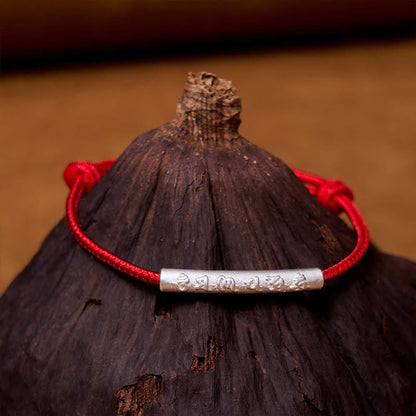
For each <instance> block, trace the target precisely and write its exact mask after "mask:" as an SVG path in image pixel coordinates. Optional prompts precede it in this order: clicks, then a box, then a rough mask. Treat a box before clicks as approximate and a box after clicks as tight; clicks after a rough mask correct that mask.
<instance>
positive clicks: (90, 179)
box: [64, 162, 101, 192]
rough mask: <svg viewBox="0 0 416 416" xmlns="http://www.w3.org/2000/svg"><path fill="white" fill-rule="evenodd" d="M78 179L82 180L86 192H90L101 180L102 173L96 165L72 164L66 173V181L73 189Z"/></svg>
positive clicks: (85, 163) (86, 163)
mask: <svg viewBox="0 0 416 416" xmlns="http://www.w3.org/2000/svg"><path fill="white" fill-rule="evenodd" d="M78 178H81V179H82V183H83V185H84V192H89V191H91V189H92V188H93V187H94V186H95V185H96V184H97V182H98V181H99V180H100V179H101V173H100V171H99V170H98V168H97V166H96V165H95V164H94V163H90V162H72V163H70V164H69V165H68V166H67V167H66V169H65V171H64V181H65V183H66V184H67V185H68V186H69V188H70V189H71V188H72V187H73V186H74V184H75V181H76V180H77V179H78Z"/></svg>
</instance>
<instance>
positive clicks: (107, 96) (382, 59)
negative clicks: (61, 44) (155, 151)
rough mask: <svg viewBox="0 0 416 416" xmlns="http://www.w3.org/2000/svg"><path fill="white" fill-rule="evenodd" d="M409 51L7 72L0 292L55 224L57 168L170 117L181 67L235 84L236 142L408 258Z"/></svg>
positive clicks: (59, 197) (414, 171) (415, 119)
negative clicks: (312, 182)
mask: <svg viewBox="0 0 416 416" xmlns="http://www.w3.org/2000/svg"><path fill="white" fill-rule="evenodd" d="M415 68H416V41H415V40H401V41H396V42H388V43H376V44H351V45H341V46H338V47H331V48H315V49H313V48H309V49H296V50H273V51H267V52H265V51H263V52H257V53H255V52H252V53H247V54H230V55H228V56H227V55H225V54H223V55H221V56H209V57H188V58H178V59H169V60H163V59H159V60H154V61H150V60H147V61H134V62H128V63H126V62H124V63H119V64H111V65H110V64H109V65H100V66H90V67H82V68H72V69H71V68H70V69H59V70H55V71H44V72H32V73H15V74H8V75H6V76H3V79H2V81H1V85H0V96H1V102H0V106H1V108H0V126H1V127H0V128H1V135H0V140H1V145H2V149H3V151H2V152H1V159H0V169H1V171H0V173H1V178H2V180H1V195H2V203H1V208H0V209H1V212H0V218H1V232H0V253H1V258H0V267H1V269H0V293H1V292H2V291H3V290H4V289H5V288H6V287H7V285H8V284H9V283H10V281H11V280H12V279H13V277H15V275H16V274H17V273H18V272H19V271H20V270H21V269H22V268H23V267H24V266H25V265H26V264H27V262H28V261H29V260H30V258H31V257H32V256H33V255H34V253H35V252H36V250H37V249H38V247H39V245H40V243H41V242H42V240H43V238H44V237H45V236H46V234H47V233H48V232H49V231H50V230H51V228H52V227H53V226H54V225H55V224H56V223H57V222H58V221H59V219H60V218H61V217H62V216H63V215H64V205H65V198H66V195H67V189H66V187H65V185H64V183H63V181H62V171H63V169H64V167H65V165H66V164H67V163H68V162H70V161H72V160H77V159H87V160H92V161H96V160H100V159H104V158H111V157H117V156H118V155H119V154H120V153H121V152H122V151H123V149H124V148H125V147H126V146H127V145H128V144H129V142H130V141H131V140H132V139H133V138H134V137H136V136H137V135H139V134H141V133H143V132H145V131H146V130H149V129H151V128H153V127H156V126H158V125H160V124H162V123H164V122H165V121H168V120H170V119H171V118H172V117H173V115H174V112H175V107H176V101H177V98H178V97H179V96H180V94H181V92H182V88H183V85H184V80H185V75H186V73H187V72H188V71H200V70H206V71H210V72H214V73H216V74H217V75H219V76H221V77H224V78H228V79H231V80H233V81H234V84H235V85H236V87H237V88H238V91H239V93H240V96H241V97H242V103H243V113H242V120H243V122H242V125H241V129H240V130H241V133H242V134H243V136H245V137H246V138H248V139H249V140H251V141H252V142H254V143H256V144H258V145H259V146H262V147H264V148H266V149H267V150H268V151H270V152H271V153H273V154H275V155H277V156H279V157H280V158H282V159H283V160H284V161H285V162H286V163H287V164H289V165H290V166H292V167H298V168H301V169H304V170H309V171H312V172H315V173H319V174H321V175H323V176H327V177H335V178H340V179H342V180H343V181H345V182H346V183H347V184H348V185H350V186H351V187H352V188H353V190H354V192H355V195H356V202H357V205H358V206H359V208H360V209H361V211H362V213H363V215H364V217H365V219H366V221H367V223H368V226H369V229H370V233H371V236H372V240H373V242H374V243H375V244H377V245H378V246H379V247H380V248H381V249H383V250H385V251H388V252H391V253H393V254H399V255H402V256H406V257H410V258H412V259H416V235H415V230H416V215H415V212H416V193H415V191H414V189H415V185H414V180H415V179H416V163H415V162H416V141H415V139H416V115H415V110H416V77H415Z"/></svg>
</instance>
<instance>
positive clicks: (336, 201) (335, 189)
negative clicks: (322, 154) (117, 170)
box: [64, 159, 370, 285]
mask: <svg viewBox="0 0 416 416" xmlns="http://www.w3.org/2000/svg"><path fill="white" fill-rule="evenodd" d="M114 162H115V160H114V159H110V160H104V161H102V162H98V163H90V162H73V163H70V164H69V165H68V166H67V168H66V169H65V171H64V180H65V182H66V183H67V185H68V186H69V188H70V193H69V196H68V199H67V203H66V218H67V222H68V227H69V230H70V231H71V233H72V235H73V236H74V238H75V239H76V240H77V241H78V243H79V244H80V245H81V246H82V247H84V248H85V249H86V250H88V251H89V252H90V253H91V254H93V255H94V256H95V257H97V258H98V259H100V260H101V261H103V262H105V263H107V264H109V265H110V266H112V267H114V268H115V269H117V270H119V271H121V272H123V273H126V274H128V275H130V276H132V277H135V278H137V279H139V280H142V281H144V282H147V283H151V284H155V285H158V284H159V283H160V274H159V273H156V272H152V271H150V270H146V269H142V268H141V267H138V266H136V265H134V264H131V263H129V262H127V261H125V260H123V259H120V258H119V257H117V256H115V255H114V254H112V253H110V252H109V251H107V250H106V249H104V248H102V247H100V246H99V245H98V244H96V243H95V242H94V241H92V240H91V239H90V238H89V237H88V236H87V235H86V234H85V232H84V230H83V229H82V227H81V224H80V221H79V217H78V206H79V201H80V199H81V198H82V197H83V196H84V195H85V194H86V193H87V192H89V191H90V190H91V189H92V188H93V187H94V186H95V185H96V184H97V183H98V182H99V180H100V179H101V177H102V176H103V175H104V174H105V173H106V172H107V171H108V170H109V169H110V168H111V166H112V165H113V164H114ZM293 172H294V173H295V175H296V176H297V177H298V178H299V179H300V180H301V181H302V182H303V183H304V184H305V185H306V186H307V188H308V189H309V191H310V193H311V194H312V195H314V196H315V197H316V199H317V200H318V201H319V202H320V203H321V204H322V205H323V206H324V207H325V208H327V209H328V210H329V211H331V212H333V213H334V214H338V213H340V212H342V211H344V212H345V213H346V214H347V215H348V217H349V218H350V220H351V222H352V224H353V226H354V228H355V230H356V232H357V244H356V246H355V247H354V250H353V251H352V252H351V253H350V254H349V255H348V256H347V257H345V258H344V259H342V260H341V261H339V262H338V263H337V264H335V265H333V266H331V267H328V268H327V269H325V270H323V271H322V274H323V278H324V280H325V281H327V280H329V279H331V278H333V277H335V276H338V275H340V274H342V273H344V272H346V271H347V270H348V269H350V268H351V267H352V266H354V265H355V264H356V263H357V262H358V261H360V260H361V258H362V257H363V256H364V254H365V252H366V251H367V248H368V246H369V243H370V237H369V234H368V229H367V226H366V224H365V222H364V220H363V218H362V216H361V214H360V212H359V211H358V208H357V207H356V206H355V205H354V203H353V202H352V200H353V193H352V191H351V189H350V188H348V187H347V186H345V185H344V184H343V183H342V182H341V181H339V180H326V179H324V178H321V177H320V176H316V175H312V174H311V173H307V172H302V171H299V170H294V171H293Z"/></svg>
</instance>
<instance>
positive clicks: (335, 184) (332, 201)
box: [311, 179, 354, 215]
mask: <svg viewBox="0 0 416 416" xmlns="http://www.w3.org/2000/svg"><path fill="white" fill-rule="evenodd" d="M311 193H312V195H313V196H314V197H315V198H316V200H317V201H318V202H319V203H320V204H322V205H323V206H324V207H325V208H326V209H327V210H328V211H331V212H332V213H333V214H335V215H338V214H339V213H340V212H342V211H343V208H342V206H341V205H340V204H339V202H338V198H337V197H339V196H344V197H346V198H348V199H349V200H350V201H353V199H354V194H353V193H352V190H351V189H350V188H348V186H346V185H344V183H342V182H341V181H340V180H338V179H331V180H329V181H325V182H323V183H322V184H320V185H319V186H318V187H316V188H315V189H314V191H313V192H311Z"/></svg>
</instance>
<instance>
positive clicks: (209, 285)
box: [160, 269, 324, 294]
mask: <svg viewBox="0 0 416 416" xmlns="http://www.w3.org/2000/svg"><path fill="white" fill-rule="evenodd" d="M323 285H324V277H323V275H322V271H321V270H320V269H292V270H251V271H249V270H247V271H246V270H244V271H242V270H241V271H237V270H186V269H162V270H161V272H160V290H161V291H162V292H188V293H244V294H247V293H273V292H295V291H301V290H315V289H321V288H322V287H323Z"/></svg>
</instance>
